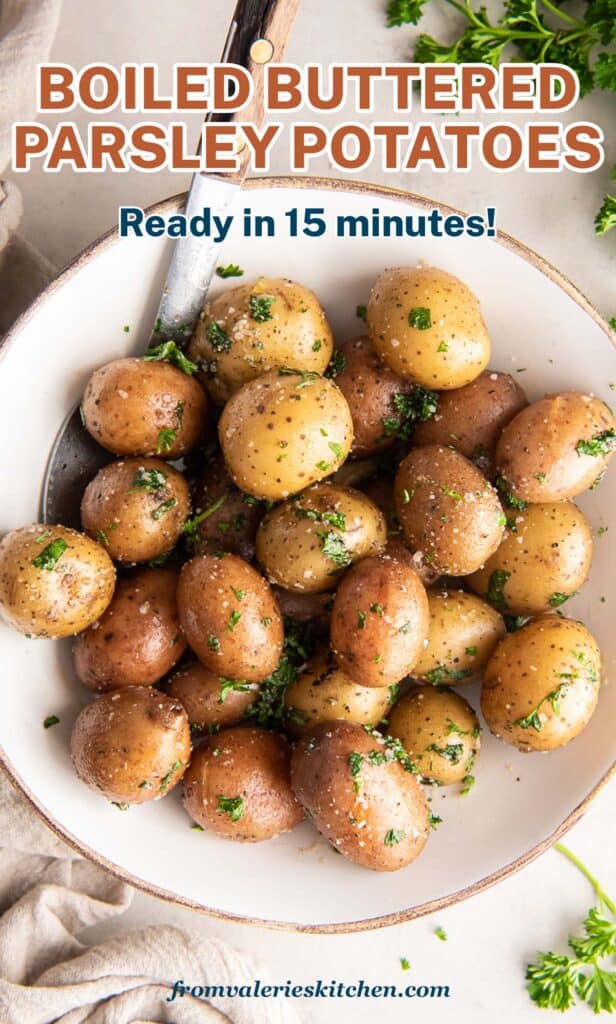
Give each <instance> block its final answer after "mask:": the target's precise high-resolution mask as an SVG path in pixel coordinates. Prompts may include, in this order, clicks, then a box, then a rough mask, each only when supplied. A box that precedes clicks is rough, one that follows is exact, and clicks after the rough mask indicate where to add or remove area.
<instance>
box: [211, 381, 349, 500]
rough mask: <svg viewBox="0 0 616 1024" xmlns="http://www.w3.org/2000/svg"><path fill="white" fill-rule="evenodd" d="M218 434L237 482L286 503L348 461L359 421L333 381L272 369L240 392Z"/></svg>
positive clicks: (251, 491) (226, 411) (227, 407)
mask: <svg viewBox="0 0 616 1024" xmlns="http://www.w3.org/2000/svg"><path fill="white" fill-rule="evenodd" d="M218 433H219V436H220V444H221V447H222V450H223V455H224V457H225V462H226V464H227V468H228V470H229V472H230V474H231V476H232V478H233V480H234V481H235V483H236V484H237V486H238V487H239V488H240V489H241V490H242V491H246V492H247V493H248V494H252V495H253V497H255V498H264V499H268V500H270V501H280V500H282V499H283V498H288V497H290V496H291V495H292V494H297V493H298V491H303V490H304V489H305V488H306V487H308V486H309V485H310V484H313V483H316V482H317V481H318V480H323V479H325V477H328V476H331V475H332V473H334V472H335V471H336V470H337V469H338V467H339V466H341V465H342V463H343V462H344V460H345V459H346V457H347V456H348V454H349V451H350V449H351V444H352V443H353V421H352V419H351V413H350V411H349V407H348V405H347V403H346V400H345V398H344V397H343V395H342V392H341V391H340V389H339V388H337V387H336V385H335V384H334V382H333V381H331V380H328V379H327V378H326V377H320V376H319V375H318V374H312V373H295V372H291V371H287V370H272V371H271V372H270V373H265V374H263V376H262V377H259V378H258V379H257V380H252V381H249V382H248V384H244V385H243V386H242V387H241V388H240V389H239V391H236V392H235V394H234V395H233V396H232V398H230V399H229V401H228V402H227V404H226V405H225V407H224V409H223V412H222V416H221V417H220V422H219V425H218Z"/></svg>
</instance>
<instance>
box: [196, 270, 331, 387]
mask: <svg viewBox="0 0 616 1024" xmlns="http://www.w3.org/2000/svg"><path fill="white" fill-rule="evenodd" d="M263 297H265V306H264V314H263V315H264V316H265V317H266V319H263V320H261V321H259V320H255V319H254V317H253V313H252V310H251V301H253V302H254V301H255V300H257V301H258V299H259V298H261V300H262V301H263ZM267 299H272V300H273V301H272V302H271V303H269V308H265V307H267V305H268V303H267ZM212 324H214V325H218V328H219V329H221V330H222V331H224V334H225V335H226V337H227V339H228V340H227V341H225V339H224V337H219V339H218V340H217V339H216V338H214V340H213V342H212V340H210V339H209V338H208V328H210V330H211V329H212V328H211V325H212ZM332 348H333V340H332V332H331V330H330V328H329V324H328V323H327V320H326V319H325V313H324V312H323V309H322V308H321V306H320V304H319V301H318V299H317V297H316V295H314V293H313V292H311V291H310V290H309V289H308V288H304V287H303V285H301V284H296V283H295V282H294V281H289V280H288V279H287V278H268V277H260V278H258V279H257V280H256V281H254V282H253V283H252V284H238V285H236V286H235V287H234V288H229V289H227V290H226V291H224V292H222V293H221V294H220V295H218V296H216V298H215V299H213V300H212V301H211V302H209V303H207V304H206V306H205V308H204V310H203V313H202V314H201V319H200V321H199V324H198V325H197V329H196V331H195V334H194V337H193V339H192V341H191V343H190V346H189V350H188V351H189V355H190V358H191V359H193V360H195V362H197V364H198V365H199V366H201V367H203V368H204V369H202V371H201V374H200V379H201V381H202V383H203V385H204V387H206V388H207V390H208V391H209V393H210V395H211V396H212V398H213V399H214V401H215V402H217V403H218V404H219V405H222V404H223V403H224V402H226V401H228V400H229V398H230V397H231V395H232V394H234V392H235V391H237V390H238V388H239V387H241V385H242V384H245V383H246V382H247V381H250V380H254V379H255V377H260V376H261V374H263V373H267V371H268V370H274V369H276V368H277V367H279V366H290V367H293V369H295V370H304V371H306V370H307V371H315V372H316V373H323V371H324V370H325V368H326V366H327V364H328V362H329V360H330V357H331V354H332ZM225 349H226V351H225ZM214 367H215V370H214V372H212V369H213V368H214Z"/></svg>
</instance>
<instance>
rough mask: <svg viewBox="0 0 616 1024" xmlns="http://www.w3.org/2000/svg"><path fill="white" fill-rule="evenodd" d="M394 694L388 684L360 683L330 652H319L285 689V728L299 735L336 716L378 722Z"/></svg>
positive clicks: (369, 723) (293, 734) (361, 722)
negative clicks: (347, 674)
mask: <svg viewBox="0 0 616 1024" xmlns="http://www.w3.org/2000/svg"><path fill="white" fill-rule="evenodd" d="M393 697H394V694H392V689H391V688H390V687H387V686H385V687H381V686H378V687H377V686H358V684H357V683H354V682H353V680H352V679H349V677H348V676H346V675H345V674H344V672H342V671H341V670H340V669H339V668H338V667H337V665H336V663H335V660H334V658H333V656H332V655H331V653H330V652H325V653H320V654H317V655H315V657H313V658H311V660H310V661H309V662H308V664H307V666H306V668H305V669H304V671H303V672H302V673H301V675H300V676H298V678H297V679H296V681H295V682H294V683H291V685H290V686H289V687H287V689H286V690H285V695H284V706H285V729H286V731H287V732H288V733H290V734H291V736H300V735H301V734H302V733H304V732H306V730H307V729H312V728H313V727H314V726H315V725H318V724H319V723H320V722H334V721H336V720H337V719H344V720H345V721H348V722H357V724H358V725H378V723H379V722H380V721H381V719H382V718H384V717H385V715H386V714H387V711H388V709H389V707H390V706H391V703H392V699H393Z"/></svg>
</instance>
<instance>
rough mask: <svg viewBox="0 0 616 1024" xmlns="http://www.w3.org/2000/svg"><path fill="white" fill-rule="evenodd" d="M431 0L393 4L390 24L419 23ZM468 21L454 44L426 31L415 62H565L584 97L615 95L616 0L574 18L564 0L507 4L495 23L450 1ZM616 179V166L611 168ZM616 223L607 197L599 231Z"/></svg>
mask: <svg viewBox="0 0 616 1024" xmlns="http://www.w3.org/2000/svg"><path fill="white" fill-rule="evenodd" d="M427 2H428V0H391V2H390V3H389V4H388V5H387V9H386V14H387V25H388V26H389V27H393V26H398V25H417V24H418V22H419V20H420V19H421V17H422V14H423V11H424V7H425V5H426V3H427ZM445 2H446V3H448V4H449V5H450V6H451V7H453V8H454V9H455V10H456V11H458V12H459V13H460V14H461V15H463V17H464V18H465V22H466V24H465V27H464V28H463V29H462V31H461V32H460V33H459V34H458V36H457V38H455V39H454V40H453V41H452V42H451V43H444V42H440V41H439V40H438V39H435V38H434V37H433V36H429V35H426V34H425V33H422V34H421V35H420V36H419V38H418V39H417V41H416V43H415V52H414V54H413V59H414V60H415V61H416V62H417V63H419V64H441V63H454V64H459V63H460V64H461V63H481V64H491V65H492V66H493V67H497V66H498V64H499V63H500V61H501V60H503V59H505V60H509V59H511V60H515V59H520V58H522V59H523V60H526V61H532V62H533V63H536V64H543V63H545V62H550V63H557V64H566V65H567V66H568V67H570V68H572V69H573V70H574V71H575V73H576V74H577V76H578V79H579V82H580V95H581V96H585V95H586V94H587V93H589V92H592V90H593V89H602V90H609V91H613V92H616V54H615V53H614V52H613V44H614V43H616V2H615V0H585V7H584V12H583V14H582V15H581V16H580V17H574V16H573V15H572V14H571V13H570V12H569V11H568V10H566V7H567V3H562V2H561V0H505V4H504V9H503V13H502V14H501V16H500V18H498V19H494V20H490V16H489V14H488V12H487V10H486V8H485V7H483V6H481V7H478V8H477V9H475V8H474V7H473V6H472V4H471V0H445ZM612 178H616V168H614V169H613V170H612ZM615 225H616V196H613V195H606V197H605V199H604V202H603V205H602V206H601V209H600V210H599V211H598V213H597V216H596V218H595V233H596V234H597V235H604V234H605V233H606V232H607V231H609V230H610V229H611V228H613V227H614V226H615Z"/></svg>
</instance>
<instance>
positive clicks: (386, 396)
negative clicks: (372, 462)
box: [336, 336, 413, 459]
mask: <svg viewBox="0 0 616 1024" xmlns="http://www.w3.org/2000/svg"><path fill="white" fill-rule="evenodd" d="M338 350H339V351H340V352H341V353H342V356H343V357H344V359H345V360H346V363H345V366H344V368H343V369H342V370H340V372H339V373H337V374H336V384H337V385H338V387H339V388H340V390H341V391H342V394H343V395H344V397H345V398H346V400H347V402H348V405H349V409H350V410H351V416H352V418H353V430H354V432H355V438H354V441H353V447H352V448H351V458H355V459H361V458H365V456H367V455H374V454H375V453H376V452H379V451H381V450H383V449H385V448H388V447H389V446H390V445H392V444H393V442H394V440H395V435H394V434H393V433H392V434H391V435H390V436H389V437H388V436H387V435H386V433H385V425H384V421H385V420H387V419H390V418H391V417H392V415H393V414H394V411H395V410H394V406H393V401H394V398H395V396H396V395H399V394H402V395H404V394H408V392H410V391H412V390H413V386H412V384H409V382H408V381H406V380H404V379H403V378H402V377H399V376H398V375H397V374H396V373H394V372H393V370H390V369H389V367H388V366H386V365H385V363H383V362H382V361H381V359H380V358H379V356H378V355H377V353H376V352H375V350H374V348H373V346H372V342H371V341H370V339H369V338H368V337H366V336H363V337H360V338H351V339H350V340H349V341H345V342H343V343H342V344H341V345H338Z"/></svg>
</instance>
